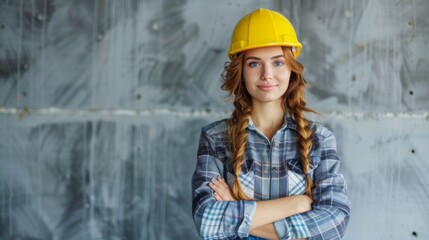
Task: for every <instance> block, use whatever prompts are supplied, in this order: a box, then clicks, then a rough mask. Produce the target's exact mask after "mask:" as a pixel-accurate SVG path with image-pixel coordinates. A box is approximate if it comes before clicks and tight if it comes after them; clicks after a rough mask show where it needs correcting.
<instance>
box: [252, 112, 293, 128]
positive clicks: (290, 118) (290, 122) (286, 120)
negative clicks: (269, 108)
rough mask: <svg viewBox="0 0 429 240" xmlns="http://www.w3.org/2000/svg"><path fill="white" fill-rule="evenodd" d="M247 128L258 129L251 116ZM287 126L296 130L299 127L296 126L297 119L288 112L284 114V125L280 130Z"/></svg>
mask: <svg viewBox="0 0 429 240" xmlns="http://www.w3.org/2000/svg"><path fill="white" fill-rule="evenodd" d="M247 128H248V129H249V130H256V126H255V124H254V123H253V121H252V118H251V117H249V126H247ZM286 128H290V129H294V130H296V129H297V127H296V121H295V119H294V117H293V116H292V115H290V114H288V113H286V114H285V115H284V121H283V125H282V126H281V127H280V129H279V130H284V129H286Z"/></svg>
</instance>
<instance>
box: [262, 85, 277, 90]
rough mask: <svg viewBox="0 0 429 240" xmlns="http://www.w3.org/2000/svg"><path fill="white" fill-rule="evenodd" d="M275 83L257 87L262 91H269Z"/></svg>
mask: <svg viewBox="0 0 429 240" xmlns="http://www.w3.org/2000/svg"><path fill="white" fill-rule="evenodd" d="M275 87H276V85H259V86H258V88H259V89H260V90H262V91H270V90H273V89H274V88H275Z"/></svg>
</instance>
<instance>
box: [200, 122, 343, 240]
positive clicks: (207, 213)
mask: <svg viewBox="0 0 429 240" xmlns="http://www.w3.org/2000/svg"><path fill="white" fill-rule="evenodd" d="M249 121H250V122H249V126H248V130H247V131H248V143H247V147H246V152H245V156H244V160H245V162H244V164H243V167H242V172H241V174H240V175H239V180H240V182H241V184H242V187H243V190H244V192H245V193H246V194H247V195H248V196H249V197H252V198H253V199H255V201H259V200H268V199H275V198H281V197H285V196H291V195H298V194H305V186H306V183H305V176H304V174H303V172H302V168H301V163H300V156H299V153H298V152H297V150H296V142H297V141H298V134H297V131H296V122H295V121H294V119H292V118H291V117H288V116H285V121H284V124H283V126H282V127H281V128H280V129H279V130H278V131H277V132H276V134H275V135H274V137H273V139H272V141H271V142H270V141H269V140H268V139H267V138H266V137H265V136H264V134H262V133H261V132H260V131H259V130H258V129H256V127H255V125H254V124H253V122H252V121H251V120H249ZM313 127H314V128H315V129H316V131H315V134H314V137H313V148H312V150H311V152H310V156H311V163H310V176H311V178H312V179H313V181H314V183H315V185H316V187H315V188H314V190H313V196H314V199H315V201H314V202H313V205H312V210H311V211H308V212H305V213H302V214H296V215H293V216H290V217H288V218H285V219H282V220H279V221H277V222H275V223H274V228H275V230H276V232H277V234H278V236H279V237H280V239H294V238H309V239H340V238H341V237H342V236H343V235H344V231H345V229H346V226H347V223H348V221H349V213H350V202H349V199H348V198H347V194H346V183H345V181H344V178H343V176H342V175H341V174H339V173H338V169H339V167H340V161H339V159H338V157H337V151H336V141H335V137H334V135H333V134H332V132H331V131H329V130H328V129H327V128H325V127H324V126H323V125H321V124H318V123H313ZM228 142H229V140H228V129H227V122H226V120H221V121H217V122H214V123H212V124H210V125H208V126H206V127H204V128H203V129H202V132H201V137H200V143H199V149H198V159H197V165H196V168H195V172H194V175H193V177H192V193H193V202H192V212H193V216H194V222H195V225H196V226H197V229H198V230H199V233H200V235H201V237H202V238H204V239H241V238H245V239H246V238H247V239H257V238H255V237H253V236H249V228H250V225H251V222H252V218H253V215H254V212H255V209H256V202H255V201H243V200H240V201H216V200H215V199H214V197H213V191H212V190H211V189H210V187H209V186H208V183H209V181H210V179H211V178H215V177H217V176H221V177H223V178H224V179H225V180H226V181H227V182H228V185H229V186H230V187H231V186H232V181H233V179H234V175H233V174H232V172H233V171H232V167H231V165H230V161H229V159H230V152H229V150H228Z"/></svg>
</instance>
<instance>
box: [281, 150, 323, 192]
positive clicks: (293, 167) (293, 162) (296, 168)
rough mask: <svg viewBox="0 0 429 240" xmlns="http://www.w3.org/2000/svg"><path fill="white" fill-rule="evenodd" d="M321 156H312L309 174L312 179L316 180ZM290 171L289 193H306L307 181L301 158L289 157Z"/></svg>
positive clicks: (288, 177) (288, 173)
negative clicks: (315, 174) (315, 172)
mask: <svg viewBox="0 0 429 240" xmlns="http://www.w3.org/2000/svg"><path fill="white" fill-rule="evenodd" d="M319 163H320V157H318V156H311V161H310V166H309V174H310V178H311V180H313V182H314V170H315V169H316V168H317V167H318V166H319ZM287 165H288V171H287V175H288V176H287V179H288V183H287V184H288V195H289V196H292V195H301V194H305V188H306V182H305V174H304V172H303V171H302V167H301V159H289V160H288V161H287Z"/></svg>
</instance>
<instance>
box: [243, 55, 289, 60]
mask: <svg viewBox="0 0 429 240" xmlns="http://www.w3.org/2000/svg"><path fill="white" fill-rule="evenodd" d="M284 57H285V56H284V55H283V54H280V55H276V56H274V57H271V59H277V58H284ZM249 59H253V60H261V59H260V58H258V57H248V58H246V59H245V61H247V60H249Z"/></svg>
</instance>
